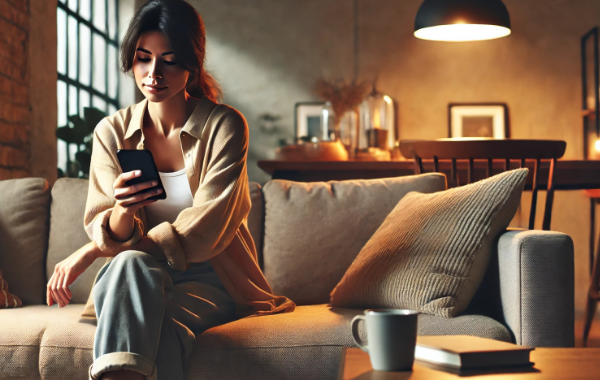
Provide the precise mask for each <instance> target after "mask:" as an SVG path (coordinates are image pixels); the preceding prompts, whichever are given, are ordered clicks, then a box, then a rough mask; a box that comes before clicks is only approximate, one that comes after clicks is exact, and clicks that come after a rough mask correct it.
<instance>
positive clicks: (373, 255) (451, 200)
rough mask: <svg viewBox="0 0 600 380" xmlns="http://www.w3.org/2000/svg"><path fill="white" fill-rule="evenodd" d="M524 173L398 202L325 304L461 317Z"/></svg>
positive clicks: (513, 208) (510, 210)
mask: <svg viewBox="0 0 600 380" xmlns="http://www.w3.org/2000/svg"><path fill="white" fill-rule="evenodd" d="M527 173H528V170H527V169H517V170H512V171H508V172H504V173H502V174H499V175H496V176H494V177H491V178H488V179H486V180H483V181H479V182H476V183H473V184H470V185H466V186H462V187H458V188H453V189H450V190H446V191H441V192H437V193H433V194H421V193H416V192H411V193H409V194H407V195H406V196H405V197H404V198H402V199H401V200H400V201H399V202H398V204H397V205H396V207H395V208H394V209H393V210H392V211H391V212H390V214H389V215H388V216H387V218H386V219H385V220H384V222H383V223H382V225H381V226H380V227H379V229H378V230H377V231H376V232H375V234H373V236H372V237H371V239H370V240H369V241H368V242H367V243H366V244H365V246H364V247H363V249H362V250H361V251H360V253H359V254H358V256H357V257H356V259H355V260H354V261H353V263H352V265H351V266H350V268H348V270H347V271H346V273H345V274H344V277H343V278H342V279H341V281H340V282H339V283H338V284H337V286H336V287H335V289H333V291H332V292H331V294H330V301H331V305H333V306H342V307H352V308H376V307H380V308H407V309H413V310H418V311H420V312H422V313H427V314H434V315H438V316H441V317H446V318H450V317H454V316H456V315H458V314H459V313H460V312H462V311H464V310H465V309H466V308H467V306H468V304H469V302H470V301H471V299H472V298H473V295H474V294H475V291H476V290H477V288H478V287H479V285H480V283H481V280H482V279H483V275H484V274H485V272H486V270H487V266H488V263H489V260H490V256H491V254H492V251H493V249H494V247H495V243H496V241H497V238H498V237H499V235H500V234H501V233H502V232H503V231H505V230H506V228H507V227H508V225H509V223H510V221H511V219H512V218H513V216H514V215H515V213H516V211H517V208H518V206H519V202H520V199H521V192H522V191H523V186H524V183H525V179H526V177H527Z"/></svg>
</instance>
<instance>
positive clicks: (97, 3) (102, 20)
mask: <svg viewBox="0 0 600 380" xmlns="http://www.w3.org/2000/svg"><path fill="white" fill-rule="evenodd" d="M105 6H106V0H94V26H95V27H96V28H98V30H100V31H101V32H106V8H105Z"/></svg>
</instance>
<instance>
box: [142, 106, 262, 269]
mask: <svg viewBox="0 0 600 380" xmlns="http://www.w3.org/2000/svg"><path fill="white" fill-rule="evenodd" d="M218 107H226V106H223V105H221V106H218ZM211 119H212V120H211V121H210V123H214V125H213V126H212V131H211V134H210V136H209V141H208V144H207V147H206V154H205V157H204V160H205V161H206V165H207V166H206V169H205V170H204V173H202V174H201V177H200V184H199V187H198V190H197V191H196V194H195V195H194V202H193V206H192V207H189V208H186V209H184V210H182V211H181V212H180V213H179V215H178V217H177V219H176V220H175V221H174V222H173V223H172V224H171V223H169V222H163V223H161V224H158V225H157V226H155V227H153V228H152V229H150V231H148V234H147V236H148V238H150V239H151V240H152V241H153V242H154V243H155V244H156V245H157V246H158V247H159V248H160V250H161V251H162V252H163V253H164V254H165V256H166V257H167V258H168V260H169V265H170V266H171V267H172V268H173V269H176V270H185V269H186V264H187V263H188V262H191V263H194V262H202V261H206V260H209V259H210V258H212V257H214V256H216V255H218V254H219V253H220V252H222V251H223V250H224V249H225V248H226V247H227V246H228V245H229V244H230V243H231V241H232V240H233V238H234V237H235V234H236V233H237V231H238V230H239V228H240V226H241V224H242V222H243V221H244V219H245V218H246V217H247V215H248V213H249V212H250V206H251V201H250V193H249V189H248V174H247V171H246V156H247V152H248V125H247V124H246V120H245V119H244V117H243V116H242V115H241V114H240V113H239V112H237V111H236V110H234V109H233V108H229V107H227V108H226V109H225V112H224V113H222V114H221V115H220V116H217V115H214V116H213V117H212V118H211ZM208 127H209V126H208V124H207V125H206V127H205V128H208ZM203 166H204V165H203Z"/></svg>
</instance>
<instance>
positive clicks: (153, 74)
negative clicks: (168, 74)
mask: <svg viewBox="0 0 600 380" xmlns="http://www.w3.org/2000/svg"><path fill="white" fill-rule="evenodd" d="M148 78H150V79H158V78H162V73H161V72H160V71H159V67H158V62H157V60H156V59H153V60H152V64H151V65H150V70H149V71H148Z"/></svg>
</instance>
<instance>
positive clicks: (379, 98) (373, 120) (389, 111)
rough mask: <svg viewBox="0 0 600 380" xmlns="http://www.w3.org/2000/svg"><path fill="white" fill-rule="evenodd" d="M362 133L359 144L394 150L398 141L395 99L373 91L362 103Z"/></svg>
mask: <svg viewBox="0 0 600 380" xmlns="http://www.w3.org/2000/svg"><path fill="white" fill-rule="evenodd" d="M360 124H361V127H360V129H361V132H362V131H364V132H362V133H361V135H363V137H362V138H364V141H363V142H362V143H360V141H359V146H366V147H376V148H379V149H383V150H390V151H391V150H393V149H394V144H395V143H396V126H395V124H396V119H395V113H394V101H393V100H392V98H390V97H389V96H388V95H384V94H381V93H379V92H377V91H376V90H375V88H373V91H372V92H371V93H370V94H369V95H368V96H367V97H366V98H365V100H363V102H362V103H361V105H360Z"/></svg>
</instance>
